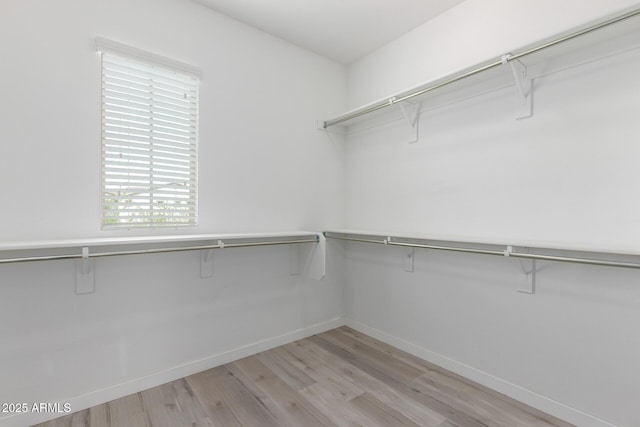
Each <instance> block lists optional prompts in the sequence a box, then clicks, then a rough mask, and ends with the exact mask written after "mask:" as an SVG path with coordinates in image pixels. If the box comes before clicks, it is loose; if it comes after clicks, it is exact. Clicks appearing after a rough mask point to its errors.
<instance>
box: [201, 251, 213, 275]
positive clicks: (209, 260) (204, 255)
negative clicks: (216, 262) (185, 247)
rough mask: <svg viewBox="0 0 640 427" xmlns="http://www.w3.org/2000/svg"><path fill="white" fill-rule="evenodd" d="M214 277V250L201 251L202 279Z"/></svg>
mask: <svg viewBox="0 0 640 427" xmlns="http://www.w3.org/2000/svg"><path fill="white" fill-rule="evenodd" d="M212 276H213V249H202V250H201V251H200V278H201V279H204V278H206V277H212Z"/></svg>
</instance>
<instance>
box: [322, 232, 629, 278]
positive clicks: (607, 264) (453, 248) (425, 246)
mask: <svg viewBox="0 0 640 427" xmlns="http://www.w3.org/2000/svg"><path fill="white" fill-rule="evenodd" d="M338 234H346V233H338ZM325 237H326V238H327V239H336V240H347V241H352V242H363V243H375V244H379V245H388V246H403V247H409V248H422V249H434V250H439V251H451V252H466V253H472V254H483V255H497V256H503V257H513V258H527V259H539V260H544V261H561V262H571V263H577V264H589V265H599V266H604V267H623V268H637V269H640V264H638V263H633V262H622V261H608V260H600V259H592V258H578V257H569V256H557V255H543V254H530V253H524V252H513V251H510V250H509V246H505V250H493V249H475V248H465V247H459V246H444V245H431V244H422V243H407V242H397V241H394V240H393V239H394V238H392V237H387V238H385V239H382V240H376V239H369V238H366V239H365V238H360V237H350V236H346V237H345V236H337V235H336V234H333V233H330V232H325ZM494 246H495V245H494ZM565 250H566V249H565Z"/></svg>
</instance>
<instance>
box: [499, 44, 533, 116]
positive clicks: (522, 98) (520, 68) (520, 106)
mask: <svg viewBox="0 0 640 427" xmlns="http://www.w3.org/2000/svg"><path fill="white" fill-rule="evenodd" d="M502 63H503V64H504V65H508V66H509V68H511V73H512V74H513V79H514V80H515V82H516V89H517V90H516V95H515V97H516V98H515V118H516V119H524V118H527V117H531V116H532V115H533V80H531V79H530V78H528V77H527V66H526V65H524V64H523V63H522V62H520V61H519V60H517V59H511V54H510V53H507V54H506V55H502Z"/></svg>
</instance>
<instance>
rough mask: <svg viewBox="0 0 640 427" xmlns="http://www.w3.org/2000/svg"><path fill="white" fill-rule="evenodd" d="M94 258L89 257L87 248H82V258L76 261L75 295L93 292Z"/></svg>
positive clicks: (94, 287) (94, 288)
mask: <svg viewBox="0 0 640 427" xmlns="http://www.w3.org/2000/svg"><path fill="white" fill-rule="evenodd" d="M94 270H95V269H94V260H92V259H91V258H90V257H89V248H88V247H83V248H82V259H79V260H77V261H76V295H81V294H90V293H93V292H95V290H96V286H95V274H94Z"/></svg>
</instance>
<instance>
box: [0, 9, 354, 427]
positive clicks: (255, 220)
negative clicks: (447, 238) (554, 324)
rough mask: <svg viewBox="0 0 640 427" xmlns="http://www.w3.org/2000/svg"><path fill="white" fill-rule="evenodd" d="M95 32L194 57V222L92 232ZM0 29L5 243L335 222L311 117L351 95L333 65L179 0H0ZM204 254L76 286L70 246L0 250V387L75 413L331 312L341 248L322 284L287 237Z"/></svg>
mask: <svg viewBox="0 0 640 427" xmlns="http://www.w3.org/2000/svg"><path fill="white" fill-rule="evenodd" d="M96 36H102V37H105V38H109V39H112V40H115V41H118V42H122V43H125V44H128V45H131V46H134V47H137V48H140V49H144V50H148V51H151V52H154V53H157V54H160V55H164V56H168V57H171V58H174V59H177V60H179V61H183V62H186V63H190V64H193V65H195V66H197V67H199V68H200V69H201V70H202V81H201V87H200V141H199V144H200V145H199V156H200V164H199V166H200V171H199V172H200V173H199V203H200V209H199V225H198V227H197V228H195V229H189V230H183V229H178V230H169V231H167V230H157V231H152V232H129V231H120V232H103V231H101V230H100V223H99V217H100V214H99V209H100V202H99V195H100V58H99V55H98V53H96V51H95V47H94V38H95V37H96ZM0 40H2V42H0V57H2V66H1V67H0V82H1V83H0V135H2V143H1V144H0V194H2V197H3V203H2V221H1V223H0V240H1V241H3V242H7V241H17V240H47V239H69V238H87V237H112V236H119V235H140V234H164V233H171V234H176V233H179V234H184V233H197V234H201V233H240V232H250V231H259V232H267V231H283V230H300V229H308V230H317V231H321V230H322V229H324V228H329V227H335V226H343V220H344V196H343V194H344V190H343V182H344V172H343V170H344V165H343V158H344V157H343V147H342V145H341V143H340V141H338V140H337V139H335V138H334V140H333V141H330V140H328V139H327V137H326V135H324V134H323V133H321V132H318V131H317V130H316V120H318V119H319V118H321V117H327V116H331V115H334V114H337V113H339V112H341V111H343V110H344V108H345V107H346V103H345V99H346V69H345V67H344V66H342V65H339V64H336V63H334V62H331V61H329V60H327V59H324V58H322V57H319V56H317V55H315V54H312V53H310V52H307V51H305V50H302V49H300V48H298V47H295V46H293V45H290V44H288V43H286V42H284V41H282V40H279V39H276V38H274V37H271V36H268V35H266V34H264V33H261V32H259V31H257V30H254V29H251V28H249V27H247V26H245V25H242V24H240V23H238V22H235V21H233V20H231V19H228V18H226V17H223V16H221V15H218V14H216V13H214V12H212V11H210V10H209V9H206V8H204V7H203V6H201V5H199V4H197V3H195V2H190V1H186V0H133V1H131V0H109V1H101V0H75V1H73V0H61V1H55V2H48V1H45V2H42V1H35V0H4V1H2V2H1V4H0ZM214 256H215V266H214V269H215V272H214V275H213V277H212V278H209V279H200V278H199V254H198V253H197V252H190V253H172V254H164V255H147V256H127V257H116V258H112V259H100V260H97V261H96V292H95V293H93V294H89V295H82V296H76V295H74V279H75V276H74V264H73V262H71V261H68V262H67V261H55V262H39V263H25V264H15V265H2V267H1V268H0V335H1V337H2V338H1V342H2V344H1V351H0V402H28V403H29V404H31V403H35V402H56V401H59V402H71V403H72V404H73V407H72V409H73V410H74V411H75V410H80V409H82V408H83V407H84V406H86V405H91V404H96V403H99V402H102V401H105V400H107V399H111V398H115V397H119V396H122V395H124V394H127V393H131V392H133V391H136V390H138V389H140V388H145V387H149V386H152V385H155V384H157V383H159V382H166V381H169V380H171V379H173V378H178V377H181V376H184V375H186V374H188V373H190V372H195V371H197V370H203V369H206V368H207V367H210V366H214V365H216V364H219V363H223V362H226V361H229V360H232V359H235V358H237V357H241V356H243V355H246V354H250V353H253V352H256V351H259V350H261V349H264V348H265V347H268V346H273V345H277V344H279V343H282V342H284V341H288V340H293V339H295V338H297V337H300V336H304V335H308V334H311V333H313V332H317V331H318V330H322V329H323V328H330V327H333V326H335V325H336V323H335V322H336V319H339V318H340V317H341V316H342V313H343V308H342V303H341V301H342V292H343V290H342V287H341V282H340V281H339V280H338V279H337V278H336V277H337V275H336V274H335V269H338V270H339V263H340V258H337V259H333V258H332V259H330V260H329V266H328V268H329V273H330V274H329V275H328V277H327V278H325V280H323V281H322V282H317V281H313V280H310V279H308V278H306V277H305V276H291V275H289V249H288V248H287V247H286V246H282V247H270V248H255V249H250V248H249V249H231V250H228V251H227V250H224V251H218V252H216V253H215V255H214ZM332 271H333V273H332ZM7 415H8V414H0V425H3V426H5V425H7V426H24V425H27V424H28V423H30V422H34V421H35V419H36V418H20V417H18V418H15V417H14V418H6V416H7ZM56 415H57V414H52V415H51V414H50V415H49V416H56ZM45 416H46V415H45Z"/></svg>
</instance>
